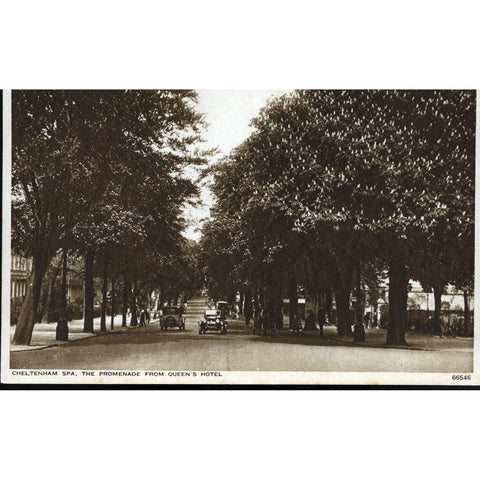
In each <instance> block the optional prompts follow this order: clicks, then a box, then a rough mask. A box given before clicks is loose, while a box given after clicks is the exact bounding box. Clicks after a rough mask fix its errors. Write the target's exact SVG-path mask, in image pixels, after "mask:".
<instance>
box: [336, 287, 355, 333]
mask: <svg viewBox="0 0 480 480" xmlns="http://www.w3.org/2000/svg"><path fill="white" fill-rule="evenodd" d="M335 303H336V305H337V335H338V336H339V337H344V336H352V326H351V320H350V289H349V288H341V287H338V288H336V289H335Z"/></svg>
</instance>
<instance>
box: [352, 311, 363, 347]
mask: <svg viewBox="0 0 480 480" xmlns="http://www.w3.org/2000/svg"><path fill="white" fill-rule="evenodd" d="M353 341H354V342H355V343H361V342H364V341H365V326H364V325H363V322H362V320H361V319H360V317H357V319H356V320H355V324H354V326H353Z"/></svg>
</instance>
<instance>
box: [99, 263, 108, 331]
mask: <svg viewBox="0 0 480 480" xmlns="http://www.w3.org/2000/svg"><path fill="white" fill-rule="evenodd" d="M107 289H108V260H107V257H105V258H104V259H103V285H102V316H101V318H100V331H101V332H106V331H107Z"/></svg>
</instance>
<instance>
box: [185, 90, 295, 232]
mask: <svg viewBox="0 0 480 480" xmlns="http://www.w3.org/2000/svg"><path fill="white" fill-rule="evenodd" d="M286 92H287V90H198V110H199V111H200V112H201V113H204V114H205V119H206V121H207V123H208V125H209V126H208V129H207V131H206V133H205V139H206V141H207V142H206V145H205V147H206V148H218V149H219V153H218V155H216V157H215V159H214V161H216V160H218V158H221V157H223V156H224V155H228V154H229V153H230V151H231V150H232V149H233V148H234V147H236V146H238V145H239V144H240V143H242V141H243V140H245V139H246V138H247V137H248V136H249V135H250V133H251V132H252V128H251V127H250V126H249V124H250V120H251V119H252V118H254V117H256V116H257V114H258V113H259V111H260V109H261V108H262V107H264V106H265V104H266V102H267V100H268V99H269V98H272V97H275V96H278V95H281V94H283V93H286ZM201 199H202V202H203V203H204V204H205V205H204V206H203V207H201V208H196V209H187V211H186V212H185V213H186V217H187V219H188V220H189V222H191V225H190V226H189V227H188V228H187V230H186V232H185V236H186V237H187V238H191V239H194V240H198V238H199V237H200V232H199V231H198V228H199V226H200V224H201V220H203V219H205V218H207V217H208V215H209V208H210V206H211V204H212V197H211V194H210V191H209V190H208V187H207V186H204V187H202V192H201Z"/></svg>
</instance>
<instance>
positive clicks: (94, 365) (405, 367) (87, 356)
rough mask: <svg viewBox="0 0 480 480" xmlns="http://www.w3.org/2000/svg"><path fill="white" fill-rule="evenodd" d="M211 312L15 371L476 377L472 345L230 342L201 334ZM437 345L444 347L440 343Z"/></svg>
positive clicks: (239, 336) (246, 335)
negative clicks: (472, 374) (406, 346)
mask: <svg viewBox="0 0 480 480" xmlns="http://www.w3.org/2000/svg"><path fill="white" fill-rule="evenodd" d="M204 309H205V301H204V300H203V299H193V300H192V301H191V302H190V304H189V306H188V309H187V314H186V329H185V331H179V330H177V329H170V330H168V331H166V332H164V331H161V330H160V326H159V324H158V322H154V323H153V322H152V323H150V325H148V326H146V327H138V328H132V329H129V330H127V331H123V332H117V333H112V334H108V335H99V336H96V337H90V338H86V339H84V340H79V341H76V342H72V343H69V344H66V345H61V346H56V347H51V348H46V349H43V350H33V351H21V352H12V353H11V356H10V362H11V363H10V368H14V369H19V368H28V369H72V370H73V369H78V370H80V369H82V370H215V371H222V370H230V371H324V372H332V371H333V372H335V371H345V372H355V371H362V372H458V373H465V372H471V371H472V370H473V343H472V342H469V341H463V340H465V339H458V340H459V341H458V342H457V343H454V346H453V347H452V346H451V345H452V341H449V347H448V348H442V347H441V345H442V343H441V340H440V341H439V342H438V341H437V343H436V344H435V345H440V347H434V348H427V349H422V348H414V349H404V348H388V347H378V346H359V345H354V344H352V343H350V342H349V341H346V340H344V341H338V340H337V339H335V337H334V335H333V330H332V335H331V336H328V337H327V338H321V337H319V335H318V333H311V334H307V333H303V334H300V335H296V334H294V333H292V332H288V331H282V332H280V333H279V334H277V335H276V336H275V337H274V336H273V335H268V336H266V337H265V336H263V335H253V334H252V331H251V329H249V328H247V327H246V326H245V324H244V322H241V321H239V320H230V322H229V331H228V334H227V335H220V334H217V333H208V334H205V335H199V334H198V326H197V321H198V319H199V318H200V316H201V315H202V312H203V310H204ZM437 340H438V339H437Z"/></svg>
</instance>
